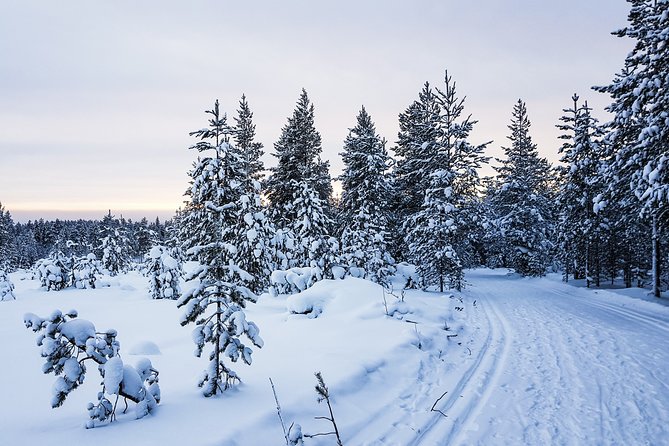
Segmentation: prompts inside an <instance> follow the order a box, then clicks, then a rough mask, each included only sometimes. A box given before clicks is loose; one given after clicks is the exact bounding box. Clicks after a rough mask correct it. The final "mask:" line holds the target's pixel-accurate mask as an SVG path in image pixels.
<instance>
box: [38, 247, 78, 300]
mask: <svg viewBox="0 0 669 446" xmlns="http://www.w3.org/2000/svg"><path fill="white" fill-rule="evenodd" d="M69 269H70V268H69V265H68V264H67V259H66V258H65V257H63V256H61V255H60V254H54V255H52V256H51V257H49V258H47V259H40V260H38V261H37V263H36V265H35V270H36V271H37V276H38V277H39V280H40V282H42V286H43V287H44V288H46V290H47V291H51V290H54V291H58V290H62V289H63V288H66V287H67V286H68V275H69Z"/></svg>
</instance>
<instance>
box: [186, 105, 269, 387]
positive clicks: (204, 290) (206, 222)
mask: <svg viewBox="0 0 669 446" xmlns="http://www.w3.org/2000/svg"><path fill="white" fill-rule="evenodd" d="M207 113H208V114H210V115H211V118H210V120H209V127H208V128H205V129H202V130H198V131H195V132H192V133H191V135H192V136H195V137H196V138H198V139H199V141H198V142H197V143H196V144H195V145H194V146H192V147H191V148H192V149H195V150H197V151H198V152H200V153H205V154H206V156H205V157H204V158H199V159H198V161H197V162H196V163H195V164H194V166H193V169H192V170H191V171H190V173H189V175H190V177H191V186H190V188H189V189H188V190H187V191H186V195H187V196H188V197H189V199H190V202H189V204H188V209H189V212H188V214H187V216H186V218H187V219H188V226H189V228H190V231H189V240H188V241H187V242H186V245H187V246H190V249H189V250H188V251H187V255H188V256H189V258H190V259H191V260H197V261H198V262H199V265H200V266H199V267H198V268H196V269H195V270H194V271H193V272H192V273H190V275H189V276H188V277H187V279H195V278H197V279H199V285H198V286H197V287H195V288H194V289H192V290H189V291H188V292H186V293H185V294H184V295H183V296H182V297H181V298H180V299H179V301H178V306H179V307H185V310H186V311H185V314H184V316H183V318H182V321H181V324H182V325H186V324H188V323H195V324H196V325H197V327H196V328H195V330H194V333H193V339H194V341H195V344H196V346H197V350H196V355H197V356H200V355H201V354H202V351H203V349H204V347H205V344H211V346H212V351H211V352H210V354H209V367H208V368H207V370H206V371H205V373H204V375H203V377H202V379H201V380H200V381H199V384H198V385H199V386H200V387H202V388H203V394H204V395H205V396H212V395H215V394H217V393H219V392H222V391H224V390H226V389H228V388H229V387H230V386H231V385H232V384H234V382H235V381H236V380H239V378H238V376H237V374H236V373H235V372H234V371H233V370H232V369H231V368H230V367H229V366H228V365H227V364H226V363H225V361H224V360H225V358H228V359H229V360H230V361H232V362H236V361H238V360H239V359H240V358H241V359H242V360H243V361H244V362H245V363H246V364H251V353H252V351H251V349H250V348H249V347H247V346H246V345H244V344H243V343H242V340H241V336H242V335H243V334H245V335H246V336H247V337H248V339H249V340H250V341H251V343H253V344H254V345H255V346H257V347H262V344H263V342H262V339H261V338H260V336H259V330H258V327H257V326H256V325H255V324H254V323H253V322H250V321H247V320H246V315H245V313H244V308H245V306H246V303H247V302H255V301H256V299H257V297H256V295H255V294H254V293H253V292H252V291H251V290H250V289H249V288H248V287H247V284H248V283H249V282H251V281H252V279H253V278H252V276H251V275H250V274H248V273H247V272H246V271H244V270H243V269H242V268H241V267H240V266H239V253H240V246H241V244H242V241H241V240H240V232H241V231H240V230H239V228H240V226H241V224H242V221H243V218H244V215H243V214H242V212H241V211H240V209H241V208H242V207H241V206H240V201H241V196H242V194H241V193H240V191H239V185H240V184H241V182H242V178H241V177H240V172H242V171H243V163H242V160H241V157H240V155H239V152H238V151H237V150H236V149H234V148H233V146H232V145H231V144H230V134H231V129H230V128H229V127H228V125H227V122H226V117H225V115H222V114H221V112H220V110H219V103H218V101H216V102H215V104H214V108H213V109H212V110H208V111H207Z"/></svg>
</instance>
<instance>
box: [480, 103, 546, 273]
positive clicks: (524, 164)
mask: <svg viewBox="0 0 669 446" xmlns="http://www.w3.org/2000/svg"><path fill="white" fill-rule="evenodd" d="M529 129H530V120H529V118H528V115H527V108H526V106H525V103H524V102H523V101H522V100H520V99H519V100H518V102H517V103H516V104H515V105H514V107H513V114H512V119H511V125H509V130H511V135H510V136H509V137H508V138H509V140H510V141H511V145H510V146H508V147H504V148H503V149H504V153H505V155H506V159H504V160H498V161H499V162H500V163H501V165H500V166H499V167H496V170H497V174H498V181H499V185H498V190H497V191H496V193H495V196H494V197H493V200H492V201H493V203H492V204H493V207H494V209H495V213H496V215H497V217H498V227H499V228H500V231H501V234H502V236H503V237H504V248H503V250H504V252H503V257H504V264H505V266H509V267H511V268H513V269H514V270H515V271H516V272H518V273H519V274H521V275H524V276H542V275H544V274H545V272H546V268H547V267H548V265H549V263H550V260H551V259H550V253H551V250H552V241H551V236H552V229H553V228H552V226H553V223H554V221H553V220H554V209H553V206H552V195H551V194H552V191H551V184H550V180H551V178H552V177H553V173H552V169H551V166H550V164H549V163H548V161H547V160H546V159H544V158H540V157H539V154H538V151H537V146H536V145H535V144H534V143H533V142H532V138H531V137H530V134H529Z"/></svg>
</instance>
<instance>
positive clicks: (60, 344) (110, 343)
mask: <svg viewBox="0 0 669 446" xmlns="http://www.w3.org/2000/svg"><path fill="white" fill-rule="evenodd" d="M23 319H24V323H25V326H26V328H29V329H31V330H32V331H34V332H35V333H39V334H38V336H37V345H38V346H39V347H41V352H40V353H41V356H42V357H43V358H45V362H44V365H43V366H42V370H43V372H44V373H53V374H54V375H55V376H57V377H58V378H57V379H56V382H55V383H54V385H53V396H52V399H51V407H54V408H55V407H60V406H62V405H63V403H64V402H65V399H66V398H67V396H68V395H69V394H70V392H72V391H73V390H75V389H76V388H77V387H79V386H80V385H81V384H82V383H83V382H84V378H85V374H86V371H87V368H86V361H93V363H95V364H97V366H98V371H99V373H100V376H101V377H102V390H101V391H100V392H98V394H97V402H96V403H89V404H88V407H87V410H88V415H89V418H90V419H89V420H88V421H87V422H86V428H93V427H96V426H98V425H101V424H107V423H110V422H112V421H114V420H115V419H116V404H117V403H118V400H119V398H124V399H125V400H126V402H127V400H130V401H133V402H134V403H136V407H135V417H136V418H137V419H139V418H142V417H144V416H146V415H147V414H149V413H151V412H152V411H153V410H154V409H155V408H156V406H157V404H158V403H159V402H160V387H159V386H158V371H157V370H156V369H154V368H153V366H152V365H151V361H149V360H148V359H146V358H141V359H140V360H139V361H138V363H137V365H136V366H135V367H133V366H131V365H128V364H124V363H123V360H122V359H121V357H120V355H119V349H120V344H119V342H118V341H117V340H116V335H117V333H116V330H107V331H106V332H104V333H99V332H97V331H96V330H95V325H93V323H92V322H89V321H87V320H84V319H77V312H76V311H75V310H70V311H69V312H68V313H67V314H63V313H62V312H61V311H60V310H55V311H54V312H53V313H52V314H51V315H50V316H49V317H48V318H41V317H39V316H37V315H35V314H33V313H26V315H25V316H24V318H23ZM112 400H113V403H112Z"/></svg>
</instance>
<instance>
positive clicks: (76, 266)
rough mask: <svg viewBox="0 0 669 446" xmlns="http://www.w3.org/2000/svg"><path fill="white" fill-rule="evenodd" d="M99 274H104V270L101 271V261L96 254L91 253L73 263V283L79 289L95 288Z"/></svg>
mask: <svg viewBox="0 0 669 446" xmlns="http://www.w3.org/2000/svg"><path fill="white" fill-rule="evenodd" d="M98 274H102V272H101V271H100V262H99V261H98V259H97V257H95V254H93V253H90V254H88V255H87V256H85V257H80V258H78V259H76V260H75V261H74V263H73V265H72V272H71V282H72V285H73V286H75V287H76V288H79V289H84V288H95V282H96V280H97V275H98Z"/></svg>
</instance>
